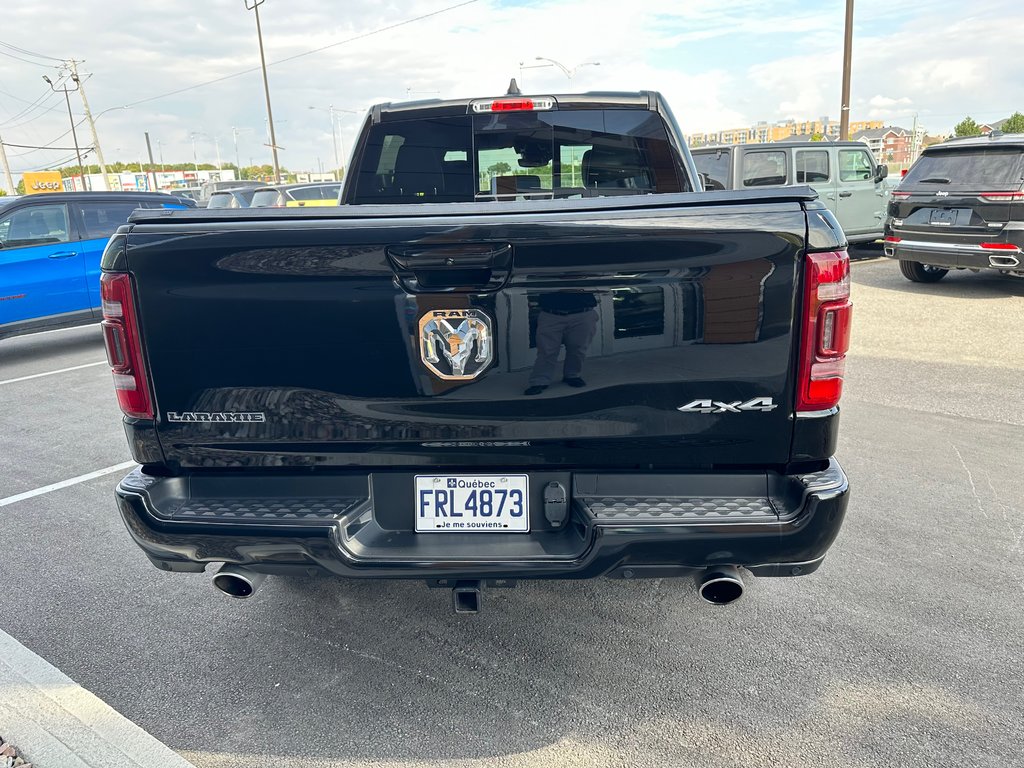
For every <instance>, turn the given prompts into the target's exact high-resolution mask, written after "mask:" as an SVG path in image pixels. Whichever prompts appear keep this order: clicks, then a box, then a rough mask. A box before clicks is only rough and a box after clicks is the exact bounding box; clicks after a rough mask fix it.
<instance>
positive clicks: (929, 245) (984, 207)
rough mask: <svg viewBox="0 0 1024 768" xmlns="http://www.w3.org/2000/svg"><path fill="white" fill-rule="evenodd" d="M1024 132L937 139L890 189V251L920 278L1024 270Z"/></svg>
mask: <svg viewBox="0 0 1024 768" xmlns="http://www.w3.org/2000/svg"><path fill="white" fill-rule="evenodd" d="M1022 221H1024V134H1019V133H1018V134H1000V133H995V132H994V133H991V134H989V135H988V136H983V137H978V138H966V139H952V140H950V141H945V142H943V143H942V144H934V145H932V146H930V147H927V148H926V149H925V150H924V152H922V154H921V157H920V158H918V160H917V162H916V163H914V165H913V166H912V167H911V168H910V171H909V172H908V173H907V175H906V176H904V177H903V181H902V182H901V183H900V185H899V187H898V188H897V189H896V191H894V192H893V193H892V202H891V203H889V218H888V221H887V222H886V229H885V255H886V256H888V257H889V258H892V259H899V262H900V272H902V273H903V276H904V277H906V278H907V279H908V280H911V281H913V282H915V283H934V282H936V281H938V280H941V279H942V278H943V277H945V276H946V274H947V273H948V272H949V270H951V269H970V270H972V271H974V272H978V271H981V270H983V269H984V270H996V271H998V272H1003V273H1006V274H1011V275H1016V276H1019V277H1024V228H1022V225H1021V222H1022Z"/></svg>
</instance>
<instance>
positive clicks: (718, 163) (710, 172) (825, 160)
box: [692, 141, 890, 243]
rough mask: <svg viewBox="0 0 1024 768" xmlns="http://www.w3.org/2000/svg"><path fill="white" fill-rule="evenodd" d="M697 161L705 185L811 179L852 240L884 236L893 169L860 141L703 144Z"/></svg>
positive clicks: (740, 185) (768, 184) (771, 184)
mask: <svg viewBox="0 0 1024 768" xmlns="http://www.w3.org/2000/svg"><path fill="white" fill-rule="evenodd" d="M692 152H693V162H694V163H696V165H697V170H698V171H699V172H700V173H701V176H702V178H703V179H704V185H705V188H706V189H752V188H759V187H779V186H785V185H792V184H806V185H807V186H809V187H810V188H811V189H813V190H814V191H815V192H817V193H818V196H819V197H820V198H821V199H822V200H823V201H824V202H825V205H827V206H828V208H829V210H830V211H832V213H834V214H835V216H836V218H837V219H839V223H840V225H842V227H843V232H844V233H845V234H846V237H847V239H848V240H849V241H850V242H851V243H862V242H873V241H875V240H878V239H880V238H881V237H882V234H883V229H884V224H885V215H886V205H887V203H888V200H889V191H890V190H889V185H888V184H886V183H885V179H886V177H887V176H888V175H889V169H888V167H887V166H885V165H878V164H877V163H876V162H875V158H874V155H872V154H871V150H870V149H869V148H868V147H867V145H866V144H863V143H861V142H859V141H836V142H831V141H801V142H774V143H770V144H738V145H734V146H727V147H725V146H723V147H699V148H697V149H694V150H692Z"/></svg>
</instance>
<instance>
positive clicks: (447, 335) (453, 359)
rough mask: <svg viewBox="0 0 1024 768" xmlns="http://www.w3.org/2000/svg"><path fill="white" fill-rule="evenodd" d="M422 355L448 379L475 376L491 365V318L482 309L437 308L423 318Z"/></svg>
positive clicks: (430, 367)
mask: <svg viewBox="0 0 1024 768" xmlns="http://www.w3.org/2000/svg"><path fill="white" fill-rule="evenodd" d="M419 332H420V333H419V345H420V359H421V360H423V364H424V365H425V366H427V368H428V369H430V371H431V372H432V373H433V374H434V375H435V376H437V377H438V378H440V379H444V380H445V381H467V380H469V379H475V378H476V377H477V376H479V375H480V374H481V373H483V372H484V370H485V369H486V368H487V366H488V365H490V363H491V360H492V359H493V356H494V351H493V349H494V348H493V346H492V344H491V336H492V335H493V334H492V333H491V318H489V317H488V316H487V315H485V314H484V313H483V312H481V311H480V310H479V309H434V310H431V311H430V312H427V314H425V315H423V317H421V318H420V323H419Z"/></svg>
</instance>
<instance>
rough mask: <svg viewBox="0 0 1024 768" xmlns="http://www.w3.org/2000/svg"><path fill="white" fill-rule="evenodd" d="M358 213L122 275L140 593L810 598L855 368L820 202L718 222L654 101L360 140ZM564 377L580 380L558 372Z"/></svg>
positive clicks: (630, 98)
mask: <svg viewBox="0 0 1024 768" xmlns="http://www.w3.org/2000/svg"><path fill="white" fill-rule="evenodd" d="M353 167H354V168H355V169H357V172H356V173H353V174H351V178H350V179H349V181H348V183H347V184H346V186H345V188H344V190H343V193H342V194H343V202H344V203H346V204H345V205H342V206H340V207H337V208H334V209H330V208H316V209H278V210H267V209H260V210H244V209H243V210H237V211H236V210H221V211H209V210H200V211H180V212H157V211H139V212H137V213H136V214H135V215H134V216H133V219H132V221H131V223H130V224H129V225H127V226H125V227H123V228H122V229H121V230H120V231H119V233H118V234H117V235H115V236H114V237H113V238H112V239H111V241H110V243H109V246H108V247H107V250H106V253H105V255H104V260H103V270H104V271H103V277H102V290H103V307H104V313H105V316H106V319H105V320H104V329H105V338H106V342H107V347H108V355H109V358H110V363H111V366H112V368H113V372H114V381H115V386H116V388H117V394H118V398H119V401H120V404H121V408H122V410H123V411H124V414H125V416H124V424H125V428H126V431H127V434H128V441H129V444H130V446H131V450H132V454H133V456H134V457H135V459H136V461H138V463H139V464H140V467H139V468H138V469H136V470H135V471H133V472H132V473H131V474H129V475H128V476H127V477H126V478H124V479H123V480H122V481H121V482H120V484H119V485H118V487H117V492H116V495H117V500H118V504H119V507H120V511H121V514H122V515H123V517H124V520H125V522H126V524H127V527H128V530H129V532H130V533H131V535H132V537H133V538H134V539H135V541H136V542H137V543H138V545H139V546H140V547H141V548H142V549H143V550H144V552H145V553H146V555H147V556H148V557H149V558H150V560H151V561H152V562H153V564H154V565H156V566H157V567H158V568H161V569H163V570H167V571H181V572H201V571H203V570H204V569H206V567H207V566H208V565H209V564H211V563H215V564H216V563H219V564H222V565H221V567H220V569H219V570H218V572H217V574H216V575H215V577H214V583H215V585H216V586H217V587H218V588H219V589H221V590H222V591H223V592H226V593H228V594H231V595H234V596H236V597H247V596H249V595H251V594H253V593H254V592H255V590H256V589H257V588H258V587H259V585H260V582H261V581H262V580H263V578H264V576H265V575H267V574H312V573H318V572H323V571H328V572H331V573H333V574H336V575H339V576H345V577H355V578H404V579H421V580H424V581H426V582H427V583H428V584H429V585H430V586H434V587H445V588H450V589H452V591H453V598H454V604H455V607H456V610H458V611H475V610H476V609H477V607H478V601H479V596H480V590H481V587H484V586H508V585H511V584H514V583H515V581H516V580H520V579H541V578H563V579H568V578H572V579H579V578H590V577H596V576H609V577H613V578H622V579H630V578H641V577H667V576H682V575H690V576H696V578H697V581H698V584H699V588H700V593H701V595H702V596H703V597H704V598H705V599H707V600H708V601H710V602H715V603H727V602H731V601H732V600H734V599H736V598H737V597H739V596H740V594H741V593H742V591H743V580H742V578H741V572H740V569H746V570H747V571H749V572H750V573H752V574H754V575H757V576H793V575H802V574H808V573H811V572H813V571H814V570H816V569H817V568H818V567H819V565H820V564H821V562H822V560H823V559H824V557H825V554H826V551H827V550H828V548H829V546H830V545H831V544H832V542H833V541H834V539H835V538H836V536H837V534H838V532H839V528H840V525H841V523H842V520H843V516H844V513H845V509H846V503H847V494H848V483H847V479H846V476H845V475H844V473H843V471H842V469H841V468H840V466H839V464H838V463H837V462H836V460H835V459H834V458H833V454H834V452H835V446H836V434H837V427H838V420H839V416H838V402H839V398H840V395H841V391H842V382H843V367H844V357H845V353H846V350H847V348H848V344H849V328H850V316H851V304H850V300H849V293H850V282H849V262H848V259H847V255H846V251H845V240H844V237H843V234H842V231H841V229H840V228H839V226H838V224H837V223H836V221H835V219H834V218H833V216H832V215H831V214H830V213H829V211H828V210H827V209H826V208H825V206H824V205H822V204H821V203H820V202H818V201H817V199H816V197H815V195H814V193H813V192H812V191H811V190H809V189H808V188H806V187H788V188H781V189H774V190H770V191H731V192H715V193H707V194H705V193H704V192H703V191H701V189H700V186H699V181H696V179H697V176H696V172H695V170H694V167H693V162H692V159H691V158H690V155H689V152H688V150H687V148H686V146H685V144H684V142H683V141H682V138H681V135H680V132H679V129H678V128H677V126H676V124H675V121H674V120H673V118H672V116H671V114H670V113H669V111H668V109H667V107H666V105H665V104H664V102H663V101H662V99H661V97H660V96H659V95H658V94H656V93H649V92H641V93H590V94H585V95H567V96H545V97H537V96H534V97H524V96H521V95H520V94H516V93H511V94H510V95H508V96H505V97H497V98H487V99H476V100H461V101H432V102H419V103H412V104H401V105H382V106H379V107H374V108H373V109H372V110H371V112H370V114H369V115H368V117H367V120H366V123H365V125H364V128H363V131H362V134H361V138H360V140H359V142H358V145H357V147H356V149H355V152H354V160H353ZM563 349H564V361H562V360H560V359H559V358H560V354H561V352H562V350H563Z"/></svg>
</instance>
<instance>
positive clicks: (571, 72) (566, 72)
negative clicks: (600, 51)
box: [519, 0, 852, 81]
mask: <svg viewBox="0 0 1024 768" xmlns="http://www.w3.org/2000/svg"><path fill="white" fill-rule="evenodd" d="M851 1H852V0H851ZM534 60H535V61H546V62H548V63H547V64H537V65H535V66H537V67H546V66H549V65H550V66H555V67H558V68H559V69H560V70H562V74H563V75H565V76H566V77H567V78H569V80H570V81H572V79H573V78H574V77H576V73H577V72H578V71H579V68H580V67H599V66H601V62H600V61H584V62H582V63H580V64H577V65H576V66H575V67H573V68H572V69H569V68H568V67H567V66H565V65H564V64H562V63H561V62H558V61H555V60H554V59H549V58H548V57H547V56H534ZM519 69H520V71H522V70H523V69H533V67H524V66H523V62H519Z"/></svg>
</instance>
